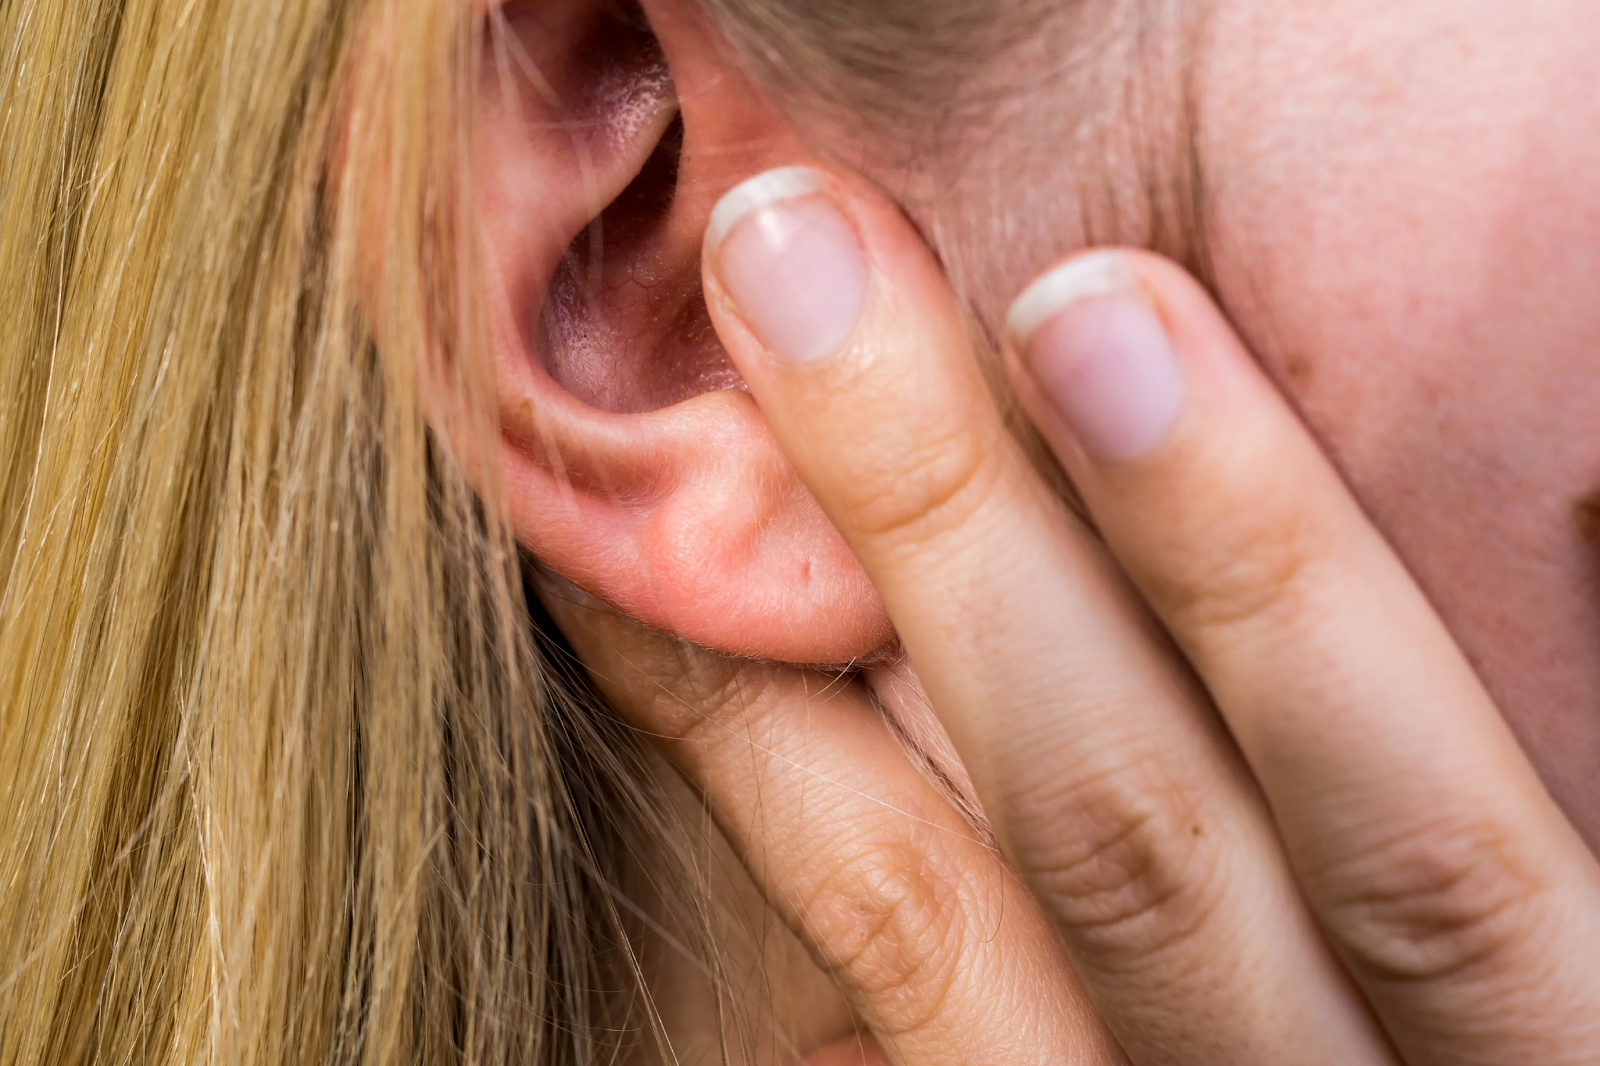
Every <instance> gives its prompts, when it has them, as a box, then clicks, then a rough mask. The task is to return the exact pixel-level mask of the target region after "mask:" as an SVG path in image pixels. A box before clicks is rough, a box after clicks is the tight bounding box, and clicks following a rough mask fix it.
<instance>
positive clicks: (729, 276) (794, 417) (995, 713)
mask: <svg viewBox="0 0 1600 1066" xmlns="http://www.w3.org/2000/svg"><path fill="white" fill-rule="evenodd" d="M705 262H706V272H705V273H706V280H705V284H706V291H707V298H708V304H709V305H710V307H711V310H712V315H713V320H714V322H715V324H716V326H717V329H718V333H719V335H720V336H721V337H722V339H723V342H724V344H725V345H726V346H727V348H728V350H729V353H730V355H731V356H732V357H733V359H734V361H735V363H737V365H738V366H739V369H740V371H741V373H742V374H743V376H744V378H745V380H746V382H748V384H749V386H750V389H751V392H752V394H753V395H754V396H755V398H756V400H757V402H758V403H759V404H760V406H761V409H762V411H763V413H764V414H765V415H766V417H767V420H768V422H769V423H770V424H771V426H772V429H773V432H774V433H775V434H776V435H777V438H778V440H779V442H780V444H781V445H782V446H783V448H784V450H785V452H786V453H787V454H788V455H789V457H790V459H791V460H792V461H793V462H794V464H795V466H796V468H797V470H798V471H799V473H800V475H801V477H802V478H803V479H804V480H805V481H806V483H807V485H808V486H809V487H810V488H811V490H812V491H813V492H814V493H815V494H816V496H817V498H818V499H819V501H820V502H821V504H822V506H823V508H824V509H825V510H826V511H827V513H828V515H829V517H830V518H831V519H832V520H833V521H834V523H835V524H836V525H837V526H838V527H839V529H840V531H841V532H842V533H843V534H844V536H845V538H846V540H847V541H848V542H849V543H850V545H851V547H852V548H853V549H854V550H855V552H856V554H857V555H858V556H859V557H860V559H861V561H862V563H863V564H864V565H865V566H866V568H867V570H868V572H869V573H870V575H871V576H872V579H873V581H874V583H875V584H876V585H877V586H878V588H879V590H880V591H881V592H882V593H883V596H884V600H885V603H886V604H887V605H888V607H889V610H890V614H891V615H892V616H893V618H894V621H895V624H896V626H897V628H898V629H899V632H900V635H901V638H902V639H903V641H904V642H905V645H906V647H907V649H908V651H909V653H910V656H911V659H912V661H913V663H914V664H915V666H916V669H917V673H918V675H919V676H920V677H921V679H922V681H923V682H924V684H925V685H926V687H927V690H928V692H929V695H930V696H931V697H932V702H933V704H934V706H935V708H936V709H937V710H938V713H939V716H940V718H941V720H942V721H943V722H944V724H945V726H946V727H947V729H948V731H949V733H950V736H951V738H952V740H953V741H954V743H955V745H956V748H957V749H958V751H959V752H960V754H961V757H962V761H963V763H964V764H965V765H966V767H967V768H968V770H969V771H970V772H971V774H972V778H973V782H974V785H975V786H976V788H977V791H978V793H979V796H980V798H981V799H982V802H983V805H984V809H985V811H986V812H987V813H988V815H989V816H990V817H991V818H992V819H993V821H994V824H995V828H996V831H997V833H998V835H999V836H1000V838H1001V840H1002V842H1003V843H1004V845H1005V847H1006V849H1007V852H1008V854H1009V855H1010V857H1011V858H1012V860H1013V862H1014V863H1015V865H1016V866H1017V868H1018V869H1019V870H1020V871H1021V873H1022V874H1023V876H1024V878H1025V879H1026V880H1027V881H1028V883H1029V885H1030V886H1031V887H1032V888H1033V889H1034V891H1035V893H1036V894H1037V895H1038V896H1039V897H1040V898H1041V899H1042V900H1043V902H1044V903H1045V905H1046V906H1047V908H1048V909H1049V910H1050V912H1051V914H1052V916H1053V917H1054V918H1055V919H1056V922H1057V924H1058V927H1059V929H1060V930H1061V932H1062V934H1063V936H1064V937H1065V939H1066V942H1067V944H1068V946H1069V948H1070V949H1071V950H1072V952H1073V955H1074V959H1075V961H1076V962H1077V964H1078V966H1079V969H1080V972H1082V973H1083V974H1084V977H1085V979H1086V982H1087V983H1088V985H1089V987H1090V989H1091V991H1092V992H1093V993H1094V995H1095V997H1096V1001H1097V1002H1098V1003H1099V1004H1100V1006H1101V1009H1102V1011H1103V1012H1104V1013H1105V1014H1106V1016H1107V1018H1108V1021H1109V1022H1110V1024H1111V1025H1112V1027H1113V1029H1114V1030H1115V1031H1116V1033H1117V1036H1118V1038H1119V1039H1120V1040H1121V1042H1122V1043H1123V1046H1124V1047H1126V1048H1127V1050H1128V1051H1129V1053H1130V1055H1131V1056H1132V1057H1133V1058H1134V1059H1135V1061H1138V1062H1140V1063H1145V1064H1149V1066H1155V1064H1164V1063H1179V1062H1181V1063H1185V1064H1201V1066H1204V1064H1211V1063H1219V1064H1220V1063H1240V1062H1274V1063H1295V1062H1305V1063H1311V1062H1318V1063H1321V1062H1329V1061H1338V1062H1344V1063H1370V1062H1384V1061H1388V1060H1389V1051H1388V1049H1387V1045H1386V1043H1385V1041H1384V1039H1383V1037H1382V1035H1381V1033H1380V1032H1379V1031H1378V1029H1377V1026H1376V1024H1375V1022H1374V1021H1373V1020H1372V1019H1371V1017H1370V1015H1369V1013H1368V1011H1367V1008H1366V1006H1365V1005H1364V1003H1362V1001H1361V1000H1360V997H1359V995H1358V994H1357V993H1356V992H1355V990H1354V989H1353V987H1352V986H1351V985H1350V983H1349V980H1348V977H1347V976H1346V975H1345V974H1344V973H1343V971H1342V969H1341V968H1340V967H1339V965H1338V963H1337V961H1336V960H1335V959H1334V958H1333V957H1332V956H1331V954H1330V953H1329V952H1328V950H1327V948H1326V946H1325V945H1324V944H1323V942H1322V940H1321V938H1320V936H1319V934H1318V933H1317V932H1316V929H1315V926H1314V924H1313V922H1312V921H1311V918H1310V915H1309V914H1308V913H1307V911H1306V910H1305V907H1304V905H1303V903H1302V901H1301V900H1300V899H1299V897H1298V895H1297V890H1296V889H1295V887H1294V884H1293V881H1292V879H1291V877H1290V874H1289V871H1288V870H1287V867H1286V865H1285V863H1284V860H1283V857H1282V855H1281V854H1280V851H1279V846H1278V843H1277V841H1276V837H1275V835H1274V831H1273V829H1272V826H1271V824H1270V821H1269V819H1268V817H1267V815H1266V811H1265V808H1264V806H1263V804H1262V803H1261V800H1260V797H1259V796H1258V795H1257V794H1256V793H1255V791H1254V786H1253V784H1252V782H1251V781H1250V780H1249V777H1248V773H1247V772H1246V770H1245V769H1244V767H1243V765H1242V763H1241V762H1240V761H1239V759H1238V756H1237V753H1236V752H1234V751H1233V750H1232V747H1231V744H1230V742H1229V741H1228V739H1227V737H1226V735H1225V733H1224V732H1223V731H1222V730H1221V728H1220V726H1219V725H1218V723H1217V722H1216V721H1215V718H1214V716H1213V715H1212V714H1211V713H1210V711H1209V709H1208V708H1207V706H1206V703H1205V697H1204V694H1203V693H1202V692H1200V691H1199V689H1198V687H1197V686H1195V685H1194V684H1193V683H1192V680H1191V678H1190V677H1189V675H1188V673H1187V671H1186V668H1185V667H1184V666H1183V665H1182V664H1181V662H1180V661H1178V660H1177V659H1176V657H1175V656H1174V655H1173V654H1172V653H1171V650H1170V648H1169V647H1168V645H1167V643H1166V641H1165V638H1164V637H1163V636H1162V635H1161V634H1160V633H1159V631H1158V629H1157V628H1156V627H1155V625H1154V623H1153V621H1152V620H1151V619H1150V618H1149V616H1148V615H1147V613H1146V612H1145V610H1144V608H1143V606H1142V604H1141V603H1140V602H1139V600H1138V597H1137V595H1136V594H1135V593H1133V591H1132V590H1131V589H1130V588H1129V587H1128V586H1127V585H1126V584H1125V582H1124V581H1123V579H1122V578H1121V576H1120V575H1119V574H1118V573H1117V571H1116V569H1115V566H1114V564H1112V563H1111V562H1110V561H1109V560H1108V558H1107V557H1106V556H1105V554H1104V553H1103V551H1102V550H1101V549H1100V548H1099V547H1098V546H1097V545H1096V544H1095V542H1094V540H1093V538H1092V537H1090V536H1089V535H1088V534H1087V532H1086V531H1085V530H1084V529H1083V528H1082V527H1081V526H1080V525H1079V524H1078V523H1077V522H1076V521H1075V520H1074V519H1073V517H1072V516H1071V514H1070V513H1069V512H1068V510H1067V509H1066V507H1065V506H1064V505H1062V503H1061V502H1060V501H1059V500H1058V499H1056V498H1055V497H1054V496H1052V495H1051V494H1050V493H1049V492H1048V491H1047V490H1046V488H1045V487H1044V485H1043V483H1042V482H1041V480H1040V479H1039V478H1038V477H1037V476H1035V474H1034V472H1033V470H1032V469H1031V468H1030V467H1029V466H1028V464H1027V462H1026V460H1025V459H1024V458H1023V455H1022V453H1021V452H1020V451H1019V449H1018V448H1017V447H1016V446H1015V444H1014V443H1013V441H1012V440H1011V438H1010V437H1009V436H1008V435H1007V432H1006V430H1005V427H1004V425H1003V424H1002V420H1001V418H1000V416H999V414H998V413H997V411H996V408H995V406H994V404H993V403H992V402H991V400H990V397H989V395H988V392H987V390H986V388H985V386H984V382H983V378H982V374H981V371H980V368H979V366H978V365H977V364H976V362H975V361H974V359H973V357H972V352H971V350H970V348H969V346H968V344H967V341H966V333H965V331H964V329H963V324H962V322H961V320H960V318H959V315H958V313H957V309H956V304H955V301H954V300H953V298H952V296H951V294H950V292H949V290H948V288H947V286H946V283H945V281H944V278H943V276H942V274H941V273H940V272H939V270H938V268H937V266H936V264H935V263H934V262H933V261H932V258H931V257H930V256H929V254H928V252H927V250H926V248H925V247H924V246H923V245H922V243H921V241H920V240H919V239H918V238H917V236H916V234H915V233H914V232H913V231H912V230H911V228H910V226H909V225H907V224H906V222H905V220H904V219H903V218H901V217H900V215H899V214H898V212H896V211H895V209H894V208H893V206H892V205H890V204H888V203H887V202H886V201H884V200H883V199H882V198H881V197H878V196H877V195H876V194H875V193H873V192H872V191H871V190H868V189H866V188H864V187H863V185H862V184H861V183H860V182H858V181H855V180H854V179H852V178H850V177H848V176H844V175H833V174H821V173H819V172H815V171H810V170H805V171H798V172H797V171H779V172H774V174H771V175H767V176H764V177H762V178H759V179H756V181H754V182H752V183H750V184H748V185H746V186H744V187H742V188H741V189H738V190H735V191H734V192H733V193H731V194H730V195H729V197H728V198H727V199H726V200H724V201H723V204H722V205H721V206H719V208H718V209H717V212H716V215H715V216H714V218H713V223H712V227H711V230H710V232H709V233H708V235H707V244H706V255H705Z"/></svg>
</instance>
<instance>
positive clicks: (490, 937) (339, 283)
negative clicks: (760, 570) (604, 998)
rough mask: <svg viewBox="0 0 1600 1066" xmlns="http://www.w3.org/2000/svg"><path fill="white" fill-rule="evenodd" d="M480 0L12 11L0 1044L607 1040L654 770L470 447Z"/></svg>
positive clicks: (76, 1047)
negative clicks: (531, 566)
mask: <svg viewBox="0 0 1600 1066" xmlns="http://www.w3.org/2000/svg"><path fill="white" fill-rule="evenodd" d="M469 7H470V5H465V4H460V3H456V2H450V0H367V2H354V0H352V2H340V0H209V2H202V3H195V2H194V0H8V2H5V3H0V320H3V321H4V322H5V329H4V330H0V693H3V700H0V812H3V814H0V871H4V875H3V877H0V1063H4V1064H24V1063H26V1064H33V1063H73V1062H124V1061H138V1062H165V1063H199V1062H218V1063H221V1062H228V1063H261V1064H282V1066H289V1064H302V1063H311V1062H371V1063H390V1062H430V1063H433V1062H438V1063H445V1062H463V1063H465V1062H474V1063H495V1062H533V1061H539V1062H543V1061H562V1062H587V1061H590V1060H592V1059H594V1058H597V1057H599V1056H600V1055H601V1054H602V1053H605V1052H606V1049H605V1048H604V1047H602V1046H601V1043H597V1041H600V1042H603V1040H604V1039H605V1038H603V1037H601V1036H599V1035H597V1034H600V1033H601V1032H602V1031H604V1029H605V1028H606V1027H610V1028H611V1029H612V1030H613V1031H616V1030H618V1029H625V1028H626V1027H627V1026H626V1025H625V1024H624V1019H619V1018H615V1017H602V1015H603V1013H604V1012H606V1011H608V1010H611V1009H612V1008H613V1007H616V1009H628V1007H629V1005H630V1004H633V1003H634V1002H635V1001H634V1000H633V999H632V998H630V997H628V996H613V997H612V1000H611V1003H610V1005H606V1004H601V1003H599V1002H598V1001H597V1000H594V999H593V998H591V997H592V995H597V993H590V992H588V991H586V990H592V989H603V988H608V987H610V988H617V987H620V986H619V983H618V980H617V978H616V975H615V974H610V971H611V970H612V969H614V968H616V967H617V966H618V965H619V964H620V962H621V961H623V960H622V956H623V954H624V953H623V952H622V951H621V949H619V948H618V947H617V944H618V943H619V930H618V926H617V923H616V920H615V918H614V915H613V913H612V911H611V910H610V904H609V902H608V897H607V890H608V886H609V885H611V884H613V883H614V878H615V876H617V872H616V871H615V870H614V869H612V867H613V866H614V865H615V862H614V861H613V858H612V857H611V856H612V854H613V853H614V852H616V851H617V850H619V849H615V848H608V847H607V844H606V842H607V840H608V839H610V838H611V836H612V835H614V834H615V833H616V832H619V831H620V830H618V829H617V828H616V827H617V826H618V825H619V824H622V823H629V819H630V818H632V817H634V816H635V815H636V814H638V812H639V811H641V810H642V809H643V808H644V807H645V806H646V805H645V804H643V803H642V802H640V801H639V799H638V795H637V789H638V788H639V787H641V786H639V785H638V784H637V783H636V782H638V781H639V780H641V779H643V777H644V775H643V773H642V772H640V771H639V769H638V767H637V766H635V765H633V764H631V763H630V762H629V760H630V759H632V758H633V757H634V756H633V755H632V754H630V752H631V751H632V749H631V748H630V747H629V745H628V743H627V741H626V738H624V737H622V736H621V735H620V734H619V733H618V732H617V731H616V730H615V729H614V727H612V726H611V725H610V724H609V720H608V719H607V718H606V717H605V716H604V715H603V714H600V713H597V712H596V711H595V710H594V705H593V701H592V700H591V699H590V698H589V697H588V696H587V695H586V694H585V693H584V692H583V691H582V688H583V686H582V685H581V684H580V683H579V682H577V681H576V680H574V679H573V676H574V675H572V674H570V673H568V674H565V675H557V674H554V673H552V671H551V670H550V669H549V663H550V662H551V657H552V656H553V655H557V654H559V652H558V651H557V650H554V649H553V646H552V645H550V644H549V643H548V642H547V641H543V640H542V638H540V637H538V636H537V635H536V633H535V632H534V630H533V628H532V627H531V626H530V625H529V622H528V615H527V608H526V606H525V604H524V601H523V596H522V589H521V584H520V576H519V571H518V564H517V559H516V552H515V550H514V547H513V545H512V542H511V539H510V537H509V535H508V534H507V533H506V530H505V524H504V521H503V519H502V517H501V516H500V514H499V511H498V504H497V494H496V491H495V489H494V486H493V483H492V478H490V477H488V476H484V477H475V478H474V479H473V480H474V481H476V482H478V484H477V485H472V484H469V481H468V478H467V477H465V476H464V475H463V471H464V470H469V471H470V470H471V469H472V468H473V467H474V464H472V463H470V462H467V461H464V460H463V458H462V457H463V456H470V455H472V454H474V453H475V447H476V446H475V445H473V444H472V443H471V440H470V438H471V437H472V435H473V434H492V433H494V432H495V430H494V427H493V419H492V414H491V412H492V398H491V396H490V392H489V387H488V385H487V384H486V383H485V382H484V381H483V380H481V379H482V378H484V377H485V375H486V374H487V370H486V368H485V367H484V365H483V360H482V359H480V358H478V357H477V352H478V350H479V344H478V335H477V334H478V331H479V329H480V327H479V326H478V325H477V322H476V313H475V311H474V303H473V300H472V298H471V297H472V292H473V290H472V282H471V276H472V271H471V265H472V264H471V261H472V258H473V255H472V242H471V240H470V239H469V237H468V234H469V233H470V226H469V225H467V212H468V210H469V205H467V204H466V203H465V202H464V201H463V200H462V196H463V195H464V194H463V193H462V189H463V188H464V186H465V183H464V182H463V181H462V180H461V178H460V174H459V170H460V168H461V167H462V166H463V165H464V164H463V162H462V161H463V160H465V159H466V158H467V157H468V152H467V151H466V147H467V142H466V138H468V137H469V136H470V130H469V129H468V128H467V127H466V124H465V123H464V121H463V119H462V116H463V115H465V114H466V113H467V109H466V108H465V107H463V106H462V100H463V95H464V92H465V90H466V88H467V87H468V86H469V85H470V83H471V78H472V76H473V75H472V73H471V68H472V64H473V62H474V61H475V57H476V55H477V53H478V50H479V45H480V40H481V38H480V34H481V32H482V26H481V25H480V24H477V23H474V22H473V21H472V19H471V18H470V17H468V16H469V14H470V12H469ZM358 206H359V208H360V209H359V210H357V208H358ZM374 255H376V256H377V257H378V260H379V261H381V263H382V264H383V269H382V271H381V274H380V275H379V276H378V277H377V278H376V280H374V279H373V277H372V271H370V270H368V269H366V268H365V267H364V266H363V264H364V263H370V262H371V261H372V260H371V257H373V256H374ZM425 381H426V382H427V387H424V382H425ZM441 381H443V382H444V384H445V385H446V386H447V387H445V388H443V389H440V388H438V387H437V386H438V385H439V384H440V382H441ZM425 395H426V396H427V397H428V403H429V405H430V406H429V407H428V408H427V409H425V408H424V396H425ZM441 395H443V396H447V397H450V398H451V401H452V403H453V405H454V407H456V408H459V409H458V410H452V411H450V412H442V411H441V410H439V404H440V400H439V399H438V397H439V396H441ZM445 424H447V425H449V426H451V427H452V431H451V437H452V439H451V440H446V439H445V437H444V436H443V435H441V434H439V433H437V432H434V431H432V430H430V428H429V427H430V426H438V425H445ZM464 441H465V443H463V442H464ZM478 454H481V453H478ZM475 488H476V489H481V491H474V490H475ZM563 677H564V678H565V680H563ZM580 790H581V792H582V797H583V799H582V803H581V804H579V803H577V802H574V794H575V793H577V792H578V791H580ZM630 812H631V813H630ZM638 816H639V817H643V815H638ZM629 824H631V823H629ZM630 831H631V832H634V833H637V832H638V830H637V829H634V830H630ZM608 975H609V976H608ZM618 1004H620V1006H618Z"/></svg>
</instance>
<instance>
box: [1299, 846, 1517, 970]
mask: <svg viewBox="0 0 1600 1066" xmlns="http://www.w3.org/2000/svg"><path fill="white" fill-rule="evenodd" d="M1313 885H1314V888H1313V891H1314V893H1315V894H1316V895H1317V896H1318V897H1319V903H1320V907H1319V909H1320V910H1321V911H1322V914H1323V920H1324V922H1325V924H1326V925H1327V926H1328V928H1329V930H1330V931H1331V932H1332V934H1333V936H1334V937H1335V938H1336V940H1337V941H1338V942H1339V943H1340V944H1341V945H1342V946H1343V947H1344V950H1345V951H1346V952H1347V954H1348V955H1349V957H1350V959H1351V960H1352V962H1353V964H1354V965H1355V966H1356V967H1358V968H1359V970H1360V971H1361V972H1362V973H1363V974H1365V975H1366V976H1368V977H1370V978H1372V979H1375V980H1379V981H1383V982H1386V983H1394V984H1422V983H1452V982H1457V981H1463V980H1469V979H1470V978H1471V977H1472V976H1473V975H1474V974H1476V973H1488V972H1492V971H1493V970H1495V969H1496V968H1497V967H1498V966H1499V964H1500V962H1501V960H1502V959H1503V957H1504V956H1505V955H1506V954H1507V953H1509V952H1511V951H1513V950H1515V948H1516V946H1517V945H1519V944H1522V943H1526V942H1528V939H1529V936H1530V934H1531V933H1532V932H1533V931H1534V929H1535V927H1536V926H1537V925H1538V924H1539V918H1538V915H1539V913H1540V910H1541V908H1542V907H1543V905H1544V900H1545V898H1546V896H1547V893H1546V891H1545V886H1544V884H1543V878H1542V877H1541V875H1540V873H1539V871H1538V867H1537V864H1536V863H1535V862H1534V861H1532V860H1531V859H1530V858H1528V857H1527V856H1526V855H1525V851H1524V849H1523V848H1522V847H1521V846H1520V845H1519V843H1518V842H1517V840H1515V839H1514V833H1512V832H1510V831H1508V828H1507V827H1505V826H1502V825H1499V824H1496V823H1494V822H1488V821H1478V820H1464V821H1442V822H1434V823H1432V824H1426V825H1423V826H1420V827H1418V828H1415V829H1412V830H1408V831H1405V832H1401V833H1396V834H1393V835H1391V837H1390V838H1389V839H1387V840H1385V841H1384V842H1382V843H1380V844H1378V845H1376V846H1373V847H1370V848H1368V849H1367V850H1365V851H1364V852H1362V853H1361V854H1359V855H1358V856H1356V857H1353V858H1350V859H1347V860H1345V861H1343V862H1340V863H1338V864H1334V865H1333V866H1331V868H1330V869H1328V870H1324V871H1320V872H1318V873H1317V874H1316V875H1315V877H1314V881H1313Z"/></svg>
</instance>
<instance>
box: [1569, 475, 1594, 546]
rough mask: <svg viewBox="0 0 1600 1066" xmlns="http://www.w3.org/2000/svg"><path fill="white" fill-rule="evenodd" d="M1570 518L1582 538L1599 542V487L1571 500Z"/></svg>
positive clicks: (1591, 541) (1592, 542) (1590, 541)
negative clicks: (1575, 524)
mask: <svg viewBox="0 0 1600 1066" xmlns="http://www.w3.org/2000/svg"><path fill="white" fill-rule="evenodd" d="M1572 520H1573V521H1574V522H1575V523H1577V526H1578V534H1579V535H1580V536H1581V537H1583V539H1584V540H1586V541H1588V542H1589V543H1591V544H1600V488H1597V489H1594V490H1593V491H1591V492H1590V493H1588V494H1587V495H1585V496H1580V497H1578V498H1577V499H1576V500H1574V501H1573V502H1572Z"/></svg>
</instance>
